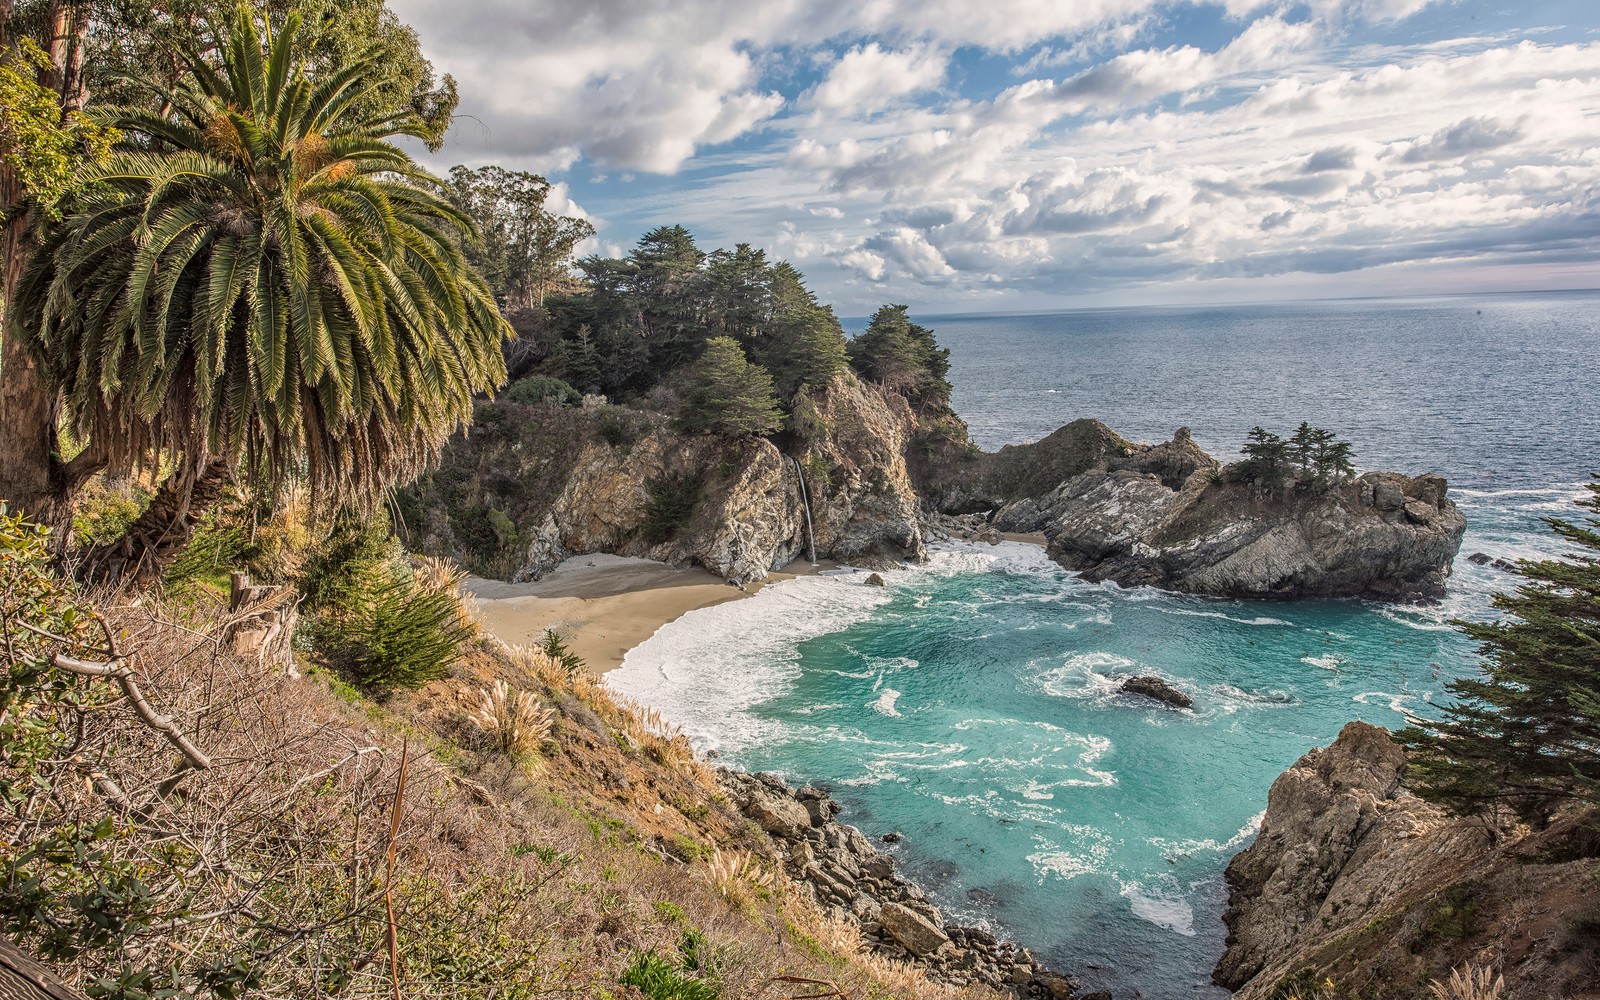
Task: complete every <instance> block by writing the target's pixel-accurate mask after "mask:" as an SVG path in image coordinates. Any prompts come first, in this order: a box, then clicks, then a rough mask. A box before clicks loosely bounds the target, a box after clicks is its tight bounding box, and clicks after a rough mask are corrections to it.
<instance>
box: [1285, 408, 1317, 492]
mask: <svg viewBox="0 0 1600 1000" xmlns="http://www.w3.org/2000/svg"><path fill="white" fill-rule="evenodd" d="M1316 433H1317V432H1316V428H1314V427H1312V426H1311V425H1310V424H1309V423H1307V422H1306V421H1304V420H1302V421H1300V426H1299V427H1297V428H1296V429H1295V432H1294V436H1293V437H1291V438H1289V448H1290V454H1291V455H1292V456H1293V458H1294V464H1295V465H1298V466H1299V467H1300V475H1301V476H1302V477H1303V478H1306V479H1309V478H1311V463H1312V461H1313V460H1314V459H1315V457H1316V451H1317V445H1316V440H1317V438H1316Z"/></svg>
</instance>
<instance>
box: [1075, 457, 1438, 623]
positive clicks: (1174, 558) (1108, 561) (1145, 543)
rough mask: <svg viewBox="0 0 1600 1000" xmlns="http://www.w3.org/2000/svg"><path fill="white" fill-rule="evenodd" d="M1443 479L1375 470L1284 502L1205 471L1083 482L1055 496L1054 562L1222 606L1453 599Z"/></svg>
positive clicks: (1114, 474) (1095, 477) (1102, 476)
mask: <svg viewBox="0 0 1600 1000" xmlns="http://www.w3.org/2000/svg"><path fill="white" fill-rule="evenodd" d="M1445 489H1446V487H1445V481H1444V480H1443V479H1442V478H1440V477H1438V476H1431V475H1424V476H1417V477H1416V478H1408V477H1406V476H1402V475H1397V474H1395V473H1385V472H1369V473H1366V474H1365V475H1363V476H1361V477H1359V478H1357V479H1354V480H1349V481H1346V482H1344V483H1342V484H1339V485H1337V486H1334V487H1331V488H1329V489H1328V490H1326V491H1321V490H1315V489H1302V488H1299V487H1297V486H1290V487H1288V488H1287V489H1285V490H1284V492H1283V494H1282V495H1281V496H1279V497H1276V498H1266V497H1263V496H1262V495H1261V494H1260V493H1259V491H1258V490H1257V489H1256V488H1255V487H1254V485H1253V484H1248V483H1230V482H1227V481H1226V480H1225V478H1223V477H1218V476H1211V475H1207V474H1205V473H1196V474H1194V475H1191V476H1190V477H1189V478H1188V480H1186V481H1185V482H1184V483H1183V484H1182V486H1181V487H1180V488H1177V489H1174V488H1173V487H1172V486H1171V485H1170V484H1169V482H1165V481H1163V480H1162V479H1161V478H1160V477H1159V476H1157V475H1155V474H1154V473H1147V472H1137V471H1134V470H1133V469H1118V470H1109V471H1106V472H1092V473H1086V474H1084V475H1082V476H1079V477H1077V478H1076V479H1073V480H1071V481H1069V482H1067V483H1065V484H1063V485H1062V486H1061V487H1060V489H1059V490H1057V491H1056V493H1055V494H1053V496H1052V498H1051V499H1050V502H1049V510H1050V513H1051V515H1052V517H1053V520H1052V522H1051V524H1050V525H1048V526H1047V527H1046V528H1045V535H1046V536H1047V537H1048V538H1049V539H1050V554H1051V556H1052V557H1054V558H1055V559H1056V561H1057V562H1059V563H1061V564H1062V565H1063V566H1066V567H1067V568H1068V569H1075V570H1079V571H1081V572H1082V573H1083V575H1084V577H1085V578H1087V579H1089V580H1112V581H1115V582H1117V583H1120V584H1122V585H1124V586H1140V585H1147V586H1153V587H1161V588H1164V589H1167V590H1177V591H1182V592H1185V593H1192V594H1208V595H1213V596H1218V597H1249V598H1298V597H1365V598H1370V599H1374V600H1384V601H1418V600H1431V599H1436V598H1439V597H1442V596H1443V595H1444V586H1445V580H1446V579H1448V577H1449V575H1450V564H1451V561H1452V560H1453V559H1454V558H1455V555H1456V552H1457V550H1459V549H1460V547H1461V537H1462V535H1463V534H1464V533H1465V531H1466V518H1464V517H1462V515H1461V512H1460V511H1458V510H1457V509H1456V506H1455V504H1453V503H1451V502H1450V501H1449V500H1448V499H1447V498H1446V497H1445Z"/></svg>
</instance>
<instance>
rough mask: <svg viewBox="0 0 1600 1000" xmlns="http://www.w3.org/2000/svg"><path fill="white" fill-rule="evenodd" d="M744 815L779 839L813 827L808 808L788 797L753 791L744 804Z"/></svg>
mask: <svg viewBox="0 0 1600 1000" xmlns="http://www.w3.org/2000/svg"><path fill="white" fill-rule="evenodd" d="M744 814H745V815H746V816H749V817H750V818H751V819H753V820H755V821H756V825H757V826H759V827H761V829H763V830H765V831H767V832H768V833H770V834H773V835H775V836H779V837H793V836H795V835H796V834H798V833H799V832H800V831H801V830H802V829H804V828H806V827H808V826H810V825H811V814H810V813H808V812H806V807H805V806H803V805H801V804H800V803H798V802H796V801H795V800H794V799H791V798H788V797H787V796H784V795H781V794H777V793H773V792H763V791H761V790H759V789H757V790H752V791H751V793H750V797H749V799H748V800H747V801H746V802H745V804H744Z"/></svg>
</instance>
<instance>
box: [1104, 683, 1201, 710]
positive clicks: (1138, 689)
mask: <svg viewBox="0 0 1600 1000" xmlns="http://www.w3.org/2000/svg"><path fill="white" fill-rule="evenodd" d="M1120 690H1121V691H1122V692H1123V693H1124V694H1137V695H1142V696H1144V697H1146V698H1153V699H1155V700H1156V701H1159V702H1163V703H1165V704H1168V705H1172V706H1175V707H1177V708H1193V707H1194V699H1193V698H1191V697H1189V696H1188V695H1186V694H1184V693H1183V692H1182V691H1179V690H1178V689H1177V688H1175V687H1173V686H1172V685H1171V684H1168V683H1167V682H1166V681H1164V680H1162V679H1161V678H1159V677H1151V676H1142V677H1129V678H1128V679H1127V680H1125V681H1123V682H1122V687H1121V689H1120Z"/></svg>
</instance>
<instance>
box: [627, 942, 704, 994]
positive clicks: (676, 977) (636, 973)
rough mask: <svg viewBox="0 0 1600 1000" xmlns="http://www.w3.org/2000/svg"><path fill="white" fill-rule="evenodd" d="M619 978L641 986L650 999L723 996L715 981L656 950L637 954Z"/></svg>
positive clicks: (634, 985)
mask: <svg viewBox="0 0 1600 1000" xmlns="http://www.w3.org/2000/svg"><path fill="white" fill-rule="evenodd" d="M619 982H621V984H622V985H623V986H632V987H634V988H636V989H638V990H639V992H641V993H643V994H644V995H645V996H647V997H649V998H650V1000H719V998H720V997H721V996H722V991H721V990H719V989H718V988H717V986H716V984H715V983H712V982H709V981H707V980H705V979H702V978H700V977H699V976H696V975H694V974H693V973H692V972H691V971H690V970H688V969H686V968H685V967H683V966H682V965H680V964H678V963H675V962H671V961H669V960H667V959H666V958H664V957H663V956H662V955H661V954H660V953H659V952H656V951H647V952H642V953H640V954H639V955H636V956H635V957H634V959H633V961H632V962H629V963H628V967H627V968H626V969H624V970H623V971H622V978H621V979H620V980H619Z"/></svg>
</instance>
